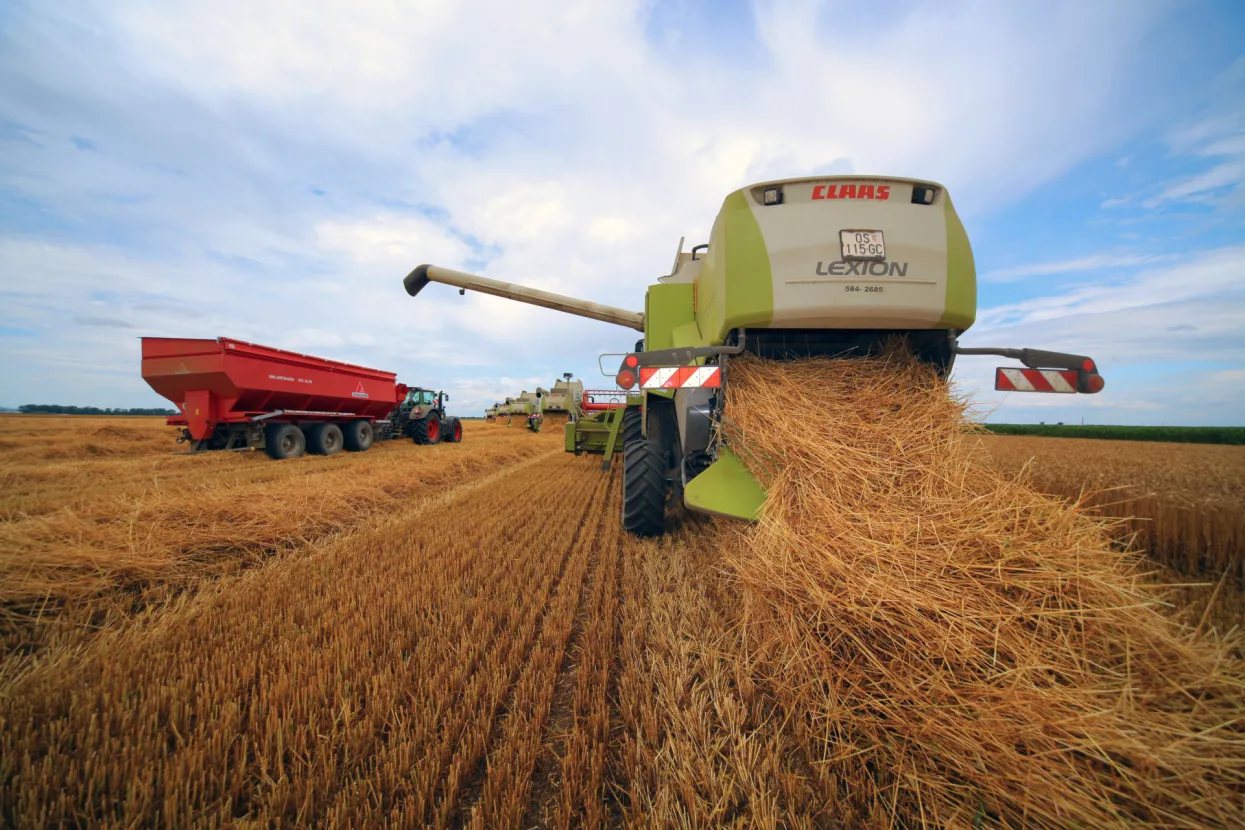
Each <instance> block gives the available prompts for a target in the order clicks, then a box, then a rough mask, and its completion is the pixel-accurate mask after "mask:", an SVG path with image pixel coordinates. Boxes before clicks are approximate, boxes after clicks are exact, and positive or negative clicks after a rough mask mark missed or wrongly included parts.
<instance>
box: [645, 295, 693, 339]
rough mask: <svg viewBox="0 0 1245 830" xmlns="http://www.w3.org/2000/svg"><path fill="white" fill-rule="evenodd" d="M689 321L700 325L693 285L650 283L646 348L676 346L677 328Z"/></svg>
mask: <svg viewBox="0 0 1245 830" xmlns="http://www.w3.org/2000/svg"><path fill="white" fill-rule="evenodd" d="M689 323H690V324H691V325H692V326H695V325H696V320H695V310H694V309H693V308H692V286H691V285H690V284H688V283H675V284H673V285H661V284H658V285H650V286H649V288H648V293H647V294H645V296H644V348H646V349H669V348H673V347H674V346H675V345H677V344H676V343H675V342H674V332H675V330H676V329H679V328H681V327H683V326H685V325H687V324H689Z"/></svg>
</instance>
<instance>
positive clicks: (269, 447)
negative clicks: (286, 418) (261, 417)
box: [264, 424, 307, 461]
mask: <svg viewBox="0 0 1245 830" xmlns="http://www.w3.org/2000/svg"><path fill="white" fill-rule="evenodd" d="M306 449H307V439H306V438H305V437H304V436H303V431H302V430H301V429H299V428H298V427H296V426H294V425H293V424H268V426H266V427H264V452H266V453H268V457H269V458H273V459H276V460H277V461H281V460H283V459H286V458H298V457H299V456H300V455H302V454H303V452H304V451H305V450H306Z"/></svg>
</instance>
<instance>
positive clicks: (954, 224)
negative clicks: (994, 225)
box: [938, 194, 977, 331]
mask: <svg viewBox="0 0 1245 830" xmlns="http://www.w3.org/2000/svg"><path fill="white" fill-rule="evenodd" d="M943 204H944V205H945V211H946V217H947V303H946V307H945V308H944V310H943V313H942V320H940V321H939V323H938V326H939V328H946V329H953V330H955V331H967V330H968V328H969V327H970V326H972V324H973V322H974V321H975V320H976V319H977V268H976V265H975V264H974V263H973V248H972V246H971V245H970V244H969V242H968V233H967V232H965V230H964V225H963V223H962V222H960V217H959V216H958V215H957V214H956V212H955V207H954V206H952V204H951V196H950V194H946V195H945V198H944V202H943Z"/></svg>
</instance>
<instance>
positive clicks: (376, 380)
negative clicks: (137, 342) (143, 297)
mask: <svg viewBox="0 0 1245 830" xmlns="http://www.w3.org/2000/svg"><path fill="white" fill-rule="evenodd" d="M142 352H143V364H142V372H143V380H145V381H147V383H148V384H149V385H150V386H151V388H152V389H154V390H155V391H156V392H157V393H159V394H160V395H163V396H164V397H165V398H168V399H169V400H170V401H172V402H173V403H174V404H176V405H177V408H178V410H179V411H180V413H181V414H179V415H173V416H171V417H170V418H169V419H168V424H169V426H177V427H181V428H182V434H181V436H179V437H178V439H177V440H178V442H179V443H182V442H189V444H190V453H191V454H193V453H199V452H206V451H208V450H234V451H253V450H260V449H262V450H264V451H265V452H267V453H268V455H269V456H271V457H272V458H275V459H284V458H297V457H298V456H301V455H302V454H303V453H304V452H312V453H316V454H319V455H333V454H334V453H336V452H339V451H341V450H343V449H345V450H349V451H351V452H363V451H364V450H366V449H368V448H369V447H370V446H372V443H373V442H374V441H383V440H387V439H392V438H411V439H412V440H414V442H415V443H416V444H436V443H438V442H440V441H447V442H453V443H457V442H459V441H461V440H462V438H463V426H462V422H461V421H459V419H458V418H453V417H449V416H447V415H446V414H445V402H446V401H447V400H449V396H448V395H446V394H445V393H444V392H433V391H432V390H430V389H420V388H418V387H415V388H411V387H408V386H407V385H406V384H404V383H398V382H397V376H396V375H395V374H394V373H393V372H382V371H380V370H378V369H369V368H367V367H365V366H355V365H353V364H350V363H339V362H338V361H336V360H325V359H323V358H319V357H311V356H309V355H305V354H299V353H297V352H287V351H285V350H284V349H274V348H271V347H268V346H258V345H256V344H254V343H246V342H243V341H241V340H233V339H231V338H228V337H220V338H217V339H215V340H191V339H186V338H179V337H144V338H142Z"/></svg>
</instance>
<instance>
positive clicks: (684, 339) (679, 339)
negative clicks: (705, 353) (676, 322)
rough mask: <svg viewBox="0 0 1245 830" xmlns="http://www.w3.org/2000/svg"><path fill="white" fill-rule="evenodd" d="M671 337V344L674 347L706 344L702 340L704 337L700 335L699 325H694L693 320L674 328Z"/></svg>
mask: <svg viewBox="0 0 1245 830" xmlns="http://www.w3.org/2000/svg"><path fill="white" fill-rule="evenodd" d="M671 339H672V340H673V341H674V342H673V343H672V344H671V345H673V346H675V347H676V348H678V347H686V346H693V347H695V346H705V345H708V344H707V343H705V342H704V338H702V337H701V336H700V327H699V326H697V325H696V321H695V320H693V321H692V322H690V323H684V324H683V325H681V326H679V327H678V328H676V329H675V330H674V332H673V336H672V338H671Z"/></svg>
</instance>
